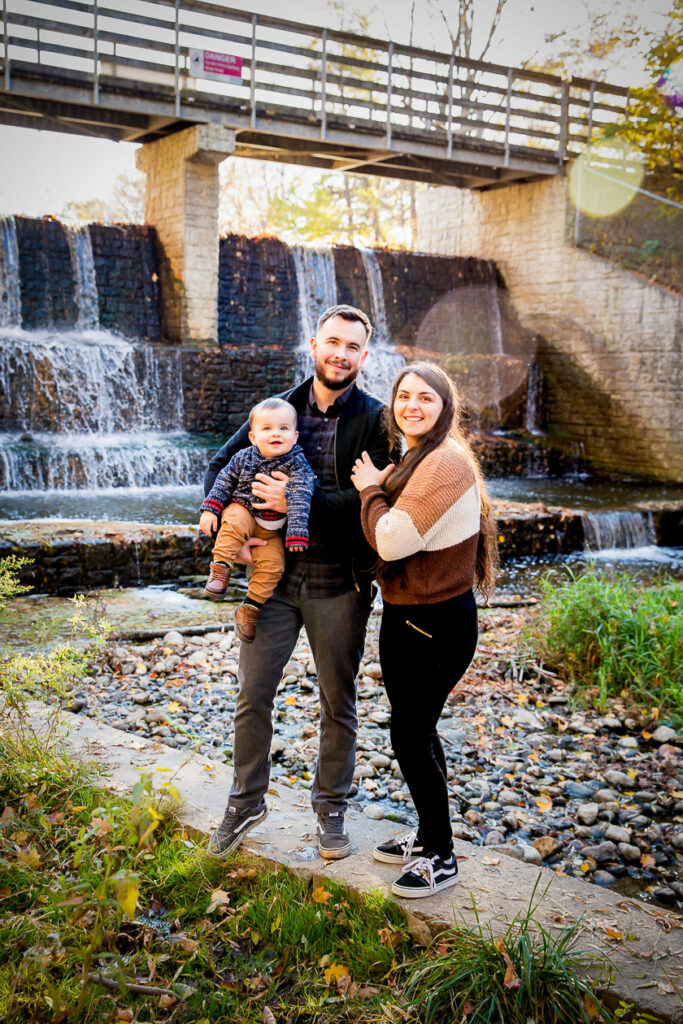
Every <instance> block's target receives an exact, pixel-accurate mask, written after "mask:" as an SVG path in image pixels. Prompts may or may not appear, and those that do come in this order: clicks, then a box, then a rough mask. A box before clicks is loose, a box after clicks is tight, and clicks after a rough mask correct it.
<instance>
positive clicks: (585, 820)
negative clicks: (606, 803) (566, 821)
mask: <svg viewBox="0 0 683 1024" xmlns="http://www.w3.org/2000/svg"><path fill="white" fill-rule="evenodd" d="M599 810H600V805H599V804H593V803H590V804H581V806H580V807H579V809H578V811H577V812H576V817H577V818H578V819H579V821H580V822H582V824H584V825H593V824H594V823H595V822H596V821H597V818H598V811H599Z"/></svg>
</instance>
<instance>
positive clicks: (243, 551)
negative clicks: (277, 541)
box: [233, 537, 268, 565]
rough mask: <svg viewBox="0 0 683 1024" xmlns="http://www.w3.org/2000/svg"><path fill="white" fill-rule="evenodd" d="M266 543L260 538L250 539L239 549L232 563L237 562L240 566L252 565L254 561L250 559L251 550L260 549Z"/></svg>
mask: <svg viewBox="0 0 683 1024" xmlns="http://www.w3.org/2000/svg"><path fill="white" fill-rule="evenodd" d="M267 543H268V541H267V540H261V538H260V537H250V538H249V540H248V541H247V542H246V544H245V545H244V546H243V547H241V548H240V549H239V551H238V553H237V554H236V555H235V557H234V559H233V561H234V562H239V563H240V564H241V565H253V564H254V559H253V558H252V557H251V549H252V548H262V547H263V546H264V544H267Z"/></svg>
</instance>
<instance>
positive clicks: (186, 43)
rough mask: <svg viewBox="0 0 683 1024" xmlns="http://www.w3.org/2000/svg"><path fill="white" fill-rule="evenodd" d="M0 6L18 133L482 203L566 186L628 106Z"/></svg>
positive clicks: (520, 84)
mask: <svg viewBox="0 0 683 1024" xmlns="http://www.w3.org/2000/svg"><path fill="white" fill-rule="evenodd" d="M0 3H1V4H2V11H1V15H2V38H1V42H2V60H1V61H0V123H3V124H7V125H17V126H21V127H28V128H39V129H49V130H54V131H60V132H71V133H76V134H83V135H90V136H96V137H101V138H107V139H114V140H117V141H127V142H140V143H150V142H155V141H158V140H160V139H164V138H166V137H167V136H170V135H173V134H175V133H177V132H179V131H182V130H183V129H187V128H188V127H191V126H198V125H213V126H220V127H222V128H224V129H228V130H230V131H231V132H232V133H234V135H233V138H234V149H233V150H232V151H233V152H234V154H235V155H236V156H243V157H254V158H258V159H261V160H275V161H282V162H287V163H294V164H304V165H306V166H309V167H318V168H323V169H326V170H341V171H353V172H355V173H370V174H376V175H382V176H388V177H393V178H403V179H408V180H412V181H421V182H427V183H429V184H432V185H453V186H457V187H461V188H473V189H480V188H491V187H499V186H502V185H505V184H507V183H510V182H514V181H528V180H531V179H533V178H536V177H538V176H548V175H561V174H563V173H564V168H565V164H566V162H567V160H568V159H570V158H571V157H572V156H574V155H576V154H577V153H578V152H580V150H581V149H582V148H583V147H584V146H585V145H586V143H588V142H589V141H590V140H591V138H592V137H593V136H595V135H596V134H598V133H599V132H600V131H601V130H602V129H603V128H604V127H605V126H606V125H608V124H609V123H610V122H612V121H614V120H615V119H617V118H620V117H621V116H623V114H624V112H625V109H626V106H627V103H628V90H626V89H623V88H620V87H618V86H610V85H606V84H605V83H603V82H597V81H592V80H589V79H585V78H571V79H569V80H564V79H561V78H559V77H557V76H555V75H549V74H545V73H543V72H540V71H532V70H526V69H524V68H513V67H506V66H503V65H499V64H492V63H487V62H482V61H476V60H467V59H465V58H462V57H459V56H455V55H453V54H449V53H438V52H432V51H430V50H425V49H420V48H417V47H413V46H404V45H401V44H398V43H393V42H387V41H386V40H381V39H375V38H370V37H366V36H360V35H355V34H353V33H349V32H340V31H335V30H333V29H327V28H319V27H316V26H313V25H306V24H301V23H299V22H293V21H287V20H285V19H282V18H276V17H267V16H264V15H257V14H253V13H251V12H248V11H242V10H236V9H234V8H232V7H229V6H226V5H225V4H223V3H219V2H217V0H155V2H154V3H151V2H149V0H30V2H28V0H0Z"/></svg>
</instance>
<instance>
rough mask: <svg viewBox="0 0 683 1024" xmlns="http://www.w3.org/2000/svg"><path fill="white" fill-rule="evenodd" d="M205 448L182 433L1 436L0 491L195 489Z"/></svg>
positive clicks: (204, 459) (202, 464) (205, 458)
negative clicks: (186, 486)
mask: <svg viewBox="0 0 683 1024" xmlns="http://www.w3.org/2000/svg"><path fill="white" fill-rule="evenodd" d="M207 454H208V453H207V449H206V447H205V446H203V445H201V444H193V443H192V442H191V441H190V439H189V438H188V437H187V435H185V434H179V433H168V434H159V433H154V432H149V433H138V434H109V435H106V434H105V435H100V434H96V435H92V434H2V435H0V491H12V492H16V491H48V490H60V491H61V490H83V489H88V490H90V489H95V488H96V489H100V488H110V487H152V486H157V487H158V486H177V487H182V486H184V485H187V484H196V483H197V482H198V481H200V480H201V479H202V477H203V475H204V471H205V469H206V462H207Z"/></svg>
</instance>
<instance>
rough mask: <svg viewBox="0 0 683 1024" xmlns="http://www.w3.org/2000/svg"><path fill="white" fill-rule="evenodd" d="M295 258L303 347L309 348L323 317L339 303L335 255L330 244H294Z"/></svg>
mask: <svg viewBox="0 0 683 1024" xmlns="http://www.w3.org/2000/svg"><path fill="white" fill-rule="evenodd" d="M292 256H293V257H294V266H295V269H296V283H297V287H298V289H299V319H300V321H301V339H302V345H306V346H308V342H309V341H310V339H311V338H312V337H313V336H314V335H315V328H316V323H317V320H318V317H319V316H320V314H321V313H322V312H323V311H324V310H325V309H328V308H329V306H334V305H336V303H337V278H336V275H335V270H334V254H333V252H332V249H331V248H330V247H329V245H318V246H312V245H294V246H292Z"/></svg>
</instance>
